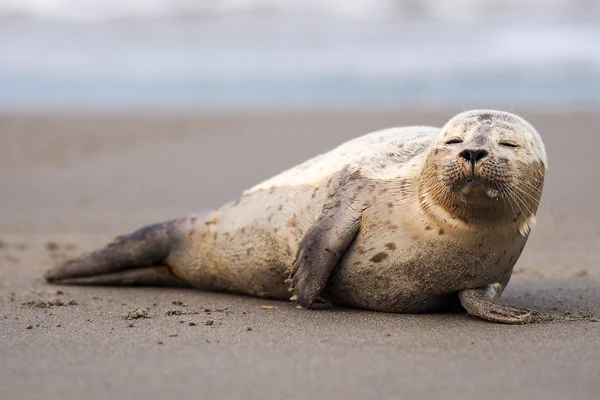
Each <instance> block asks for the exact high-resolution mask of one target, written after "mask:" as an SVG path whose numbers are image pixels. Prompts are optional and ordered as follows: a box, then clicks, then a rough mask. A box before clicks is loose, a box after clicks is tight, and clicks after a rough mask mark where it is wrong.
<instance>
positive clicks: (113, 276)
mask: <svg viewBox="0 0 600 400" xmlns="http://www.w3.org/2000/svg"><path fill="white" fill-rule="evenodd" d="M58 282H59V283H60V284H61V285H96V286H102V285H103V286H170V287H191V286H190V285H189V284H188V283H187V282H185V281H182V280H181V279H179V278H178V277H177V276H175V275H174V274H173V273H172V272H171V269H170V268H169V267H167V266H165V265H158V266H155V267H144V268H135V269H127V270H124V271H119V272H112V273H108V274H103V275H97V276H87V277H82V278H67V279H62V280H60V281H58Z"/></svg>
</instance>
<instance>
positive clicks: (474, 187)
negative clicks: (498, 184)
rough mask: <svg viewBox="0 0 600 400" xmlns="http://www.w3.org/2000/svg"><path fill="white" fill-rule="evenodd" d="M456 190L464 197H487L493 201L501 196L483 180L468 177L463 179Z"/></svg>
mask: <svg viewBox="0 0 600 400" xmlns="http://www.w3.org/2000/svg"><path fill="white" fill-rule="evenodd" d="M456 190H457V191H458V192H460V193H461V194H462V195H465V196H470V195H479V196H480V195H485V196H487V197H490V198H492V199H495V198H496V197H498V196H499V195H500V192H499V191H498V190H496V189H494V188H493V187H491V185H490V183H489V182H488V181H486V180H484V179H481V178H475V177H467V178H465V179H463V180H462V181H461V182H460V183H459V184H458V185H457V188H456Z"/></svg>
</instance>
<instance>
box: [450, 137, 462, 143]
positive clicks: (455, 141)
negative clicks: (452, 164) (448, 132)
mask: <svg viewBox="0 0 600 400" xmlns="http://www.w3.org/2000/svg"><path fill="white" fill-rule="evenodd" d="M462 142H463V141H462V139H459V138H452V139H450V140H448V141H447V142H446V144H458V143H462Z"/></svg>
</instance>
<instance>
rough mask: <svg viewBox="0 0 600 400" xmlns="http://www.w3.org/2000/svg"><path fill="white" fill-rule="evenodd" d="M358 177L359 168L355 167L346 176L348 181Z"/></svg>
mask: <svg viewBox="0 0 600 400" xmlns="http://www.w3.org/2000/svg"><path fill="white" fill-rule="evenodd" d="M358 178H360V168H357V169H356V170H355V171H354V172H352V173H351V174H350V176H348V180H349V181H353V180H356V179H358ZM330 181H331V179H330Z"/></svg>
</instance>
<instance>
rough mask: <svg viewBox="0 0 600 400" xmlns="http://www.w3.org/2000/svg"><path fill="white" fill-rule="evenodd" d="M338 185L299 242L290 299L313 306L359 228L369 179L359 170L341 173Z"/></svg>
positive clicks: (345, 170) (292, 272)
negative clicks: (292, 293)
mask: <svg viewBox="0 0 600 400" xmlns="http://www.w3.org/2000/svg"><path fill="white" fill-rule="evenodd" d="M335 179H338V180H339V182H338V184H337V185H336V189H335V190H334V191H333V192H332V193H331V195H330V196H329V198H328V200H327V202H326V203H325V205H324V206H323V210H322V211H321V214H320V215H319V218H318V219H317V221H316V222H315V223H314V224H313V225H312V226H311V227H310V229H309V230H308V231H307V232H306V234H305V235H304V237H303V238H302V240H301V242H300V246H299V248H298V252H297V254H296V260H295V261H294V265H293V267H292V270H291V275H290V278H289V279H288V282H290V283H291V287H290V290H291V291H293V292H294V295H293V296H292V297H291V299H290V300H293V301H296V302H297V303H298V304H300V305H301V306H302V307H305V308H310V307H312V305H313V303H314V302H315V300H316V299H317V298H318V297H319V295H321V293H322V291H323V289H325V286H326V285H327V281H328V280H329V276H330V275H331V273H332V271H333V269H334V268H335V266H336V265H337V263H338V261H339V259H340V258H341V256H342V255H343V254H344V252H345V251H346V249H347V248H348V246H349V245H350V243H351V242H352V240H354V237H355V236H356V234H357V233H358V231H359V229H360V221H361V218H362V213H363V211H364V209H365V208H366V207H365V201H364V200H365V196H368V195H369V193H370V192H369V188H368V185H367V184H366V182H365V181H366V178H364V177H362V176H361V175H360V172H359V170H358V169H356V170H355V171H352V172H350V171H348V170H347V169H344V170H342V171H340V173H339V175H338V177H336V178H335Z"/></svg>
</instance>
